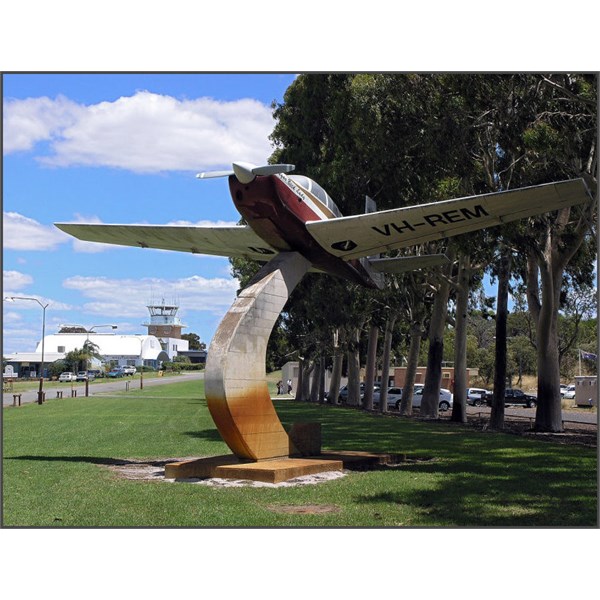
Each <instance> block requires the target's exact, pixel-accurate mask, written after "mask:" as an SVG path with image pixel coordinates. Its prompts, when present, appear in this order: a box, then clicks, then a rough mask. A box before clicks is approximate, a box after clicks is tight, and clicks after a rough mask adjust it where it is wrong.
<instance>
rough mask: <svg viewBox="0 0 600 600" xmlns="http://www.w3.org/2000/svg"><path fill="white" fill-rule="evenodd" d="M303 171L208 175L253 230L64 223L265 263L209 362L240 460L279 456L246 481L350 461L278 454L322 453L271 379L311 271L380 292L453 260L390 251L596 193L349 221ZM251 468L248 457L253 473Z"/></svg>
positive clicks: (214, 467)
mask: <svg viewBox="0 0 600 600" xmlns="http://www.w3.org/2000/svg"><path fill="white" fill-rule="evenodd" d="M293 169H294V166H293V165H267V166H262V167H255V166H253V165H249V164H247V163H234V164H233V170H232V171H219V172H212V173H201V174H200V175H199V177H200V178H201V179H203V178H208V177H219V176H227V177H229V189H230V191H231V197H232V199H233V202H234V204H235V206H236V208H237V210H238V211H239V212H240V214H241V215H242V217H243V218H244V219H245V221H246V223H247V225H244V226H236V227H195V226H192V227H190V226H178V225H103V224H96V223H90V224H82V223H57V224H56V225H57V227H59V228H60V229H62V230H63V231H65V232H67V233H69V234H71V235H73V236H75V237H77V238H79V239H81V240H86V241H91V242H102V243H105V244H118V245H125V246H141V247H143V248H161V249H164V250H177V251H180V252H193V253H198V254H215V255H219V256H230V257H235V256H239V257H247V258H251V259H255V260H258V261H261V262H264V263H266V264H265V265H264V266H263V267H262V268H261V269H260V271H259V272H258V273H257V275H256V276H255V277H254V279H253V280H252V281H251V282H250V283H249V284H248V285H247V286H246V288H245V289H244V290H242V291H241V292H240V294H239V296H238V297H237V298H236V300H235V301H234V303H233V306H232V307H231V308H230V310H229V311H228V312H227V314H226V315H225V316H224V317H223V320H222V321H221V324H220V325H219V327H218V328H217V331H216V332H215V334H214V336H213V339H212V341H211V344H210V348H209V350H208V357H207V361H206V370H205V378H204V382H205V395H206V401H207V406H208V409H209V411H210V413H211V415H212V418H213V420H214V422H215V425H216V427H217V429H218V431H219V432H220V434H221V437H222V438H223V440H224V441H225V443H226V444H227V445H228V446H229V448H230V449H231V451H232V452H233V454H234V462H235V461H241V462H245V461H255V462H258V461H266V460H267V459H269V463H268V464H267V465H266V466H265V464H264V463H263V465H260V466H257V467H256V470H255V471H253V472H254V475H253V476H250V475H249V472H248V471H247V470H244V472H243V474H242V473H241V472H237V471H234V472H233V473H232V474H230V476H232V477H237V478H239V477H242V478H244V479H247V478H254V477H255V478H257V479H259V480H261V481H266V479H262V478H263V477H265V469H266V468H267V467H268V468H269V469H271V470H273V474H272V477H273V478H274V479H273V481H282V480H284V479H285V478H290V477H296V476H299V475H301V474H309V473H316V472H320V471H324V470H337V469H340V468H341V465H342V462H341V461H333V462H332V461H328V460H323V459H322V457H320V458H318V460H316V461H314V460H312V459H311V460H304V461H303V462H301V465H300V466H299V465H298V463H292V464H290V463H289V462H286V461H284V462H281V461H271V460H270V459H283V458H285V459H286V460H287V459H290V460H292V457H294V456H298V455H304V456H309V455H311V454H314V453H315V448H313V446H312V444H308V447H302V444H304V443H305V442H306V440H304V438H302V436H300V438H298V437H297V436H296V435H295V434H294V433H293V432H292V431H290V433H289V434H288V432H287V431H286V430H285V428H284V427H283V424H282V423H281V421H280V420H279V417H278V416H277V412H276V410H275V408H274V405H273V402H272V400H271V397H270V393H269V389H268V385H267V382H266V380H265V366H266V363H265V357H266V349H267V342H268V339H269V336H270V333H271V331H272V328H273V327H274V325H275V323H276V321H277V318H278V316H279V314H280V311H281V310H283V308H284V306H285V303H286V301H287V299H288V298H289V295H290V294H291V292H292V290H293V289H294V287H295V285H297V283H298V282H299V281H300V280H301V279H302V277H303V276H304V274H305V273H306V272H307V271H309V270H315V271H321V272H325V273H330V274H332V275H337V276H339V277H342V278H345V279H347V280H350V281H353V282H357V283H360V284H362V285H365V286H367V287H371V288H377V287H381V286H382V285H383V277H384V273H386V272H388V273H389V272H396V273H398V272H402V271H407V270H413V269H419V268H423V267H428V266H433V265H438V264H442V263H443V262H448V259H447V258H446V257H445V256H444V255H430V256H410V257H398V258H380V257H379V256H378V255H379V254H380V253H383V252H387V251H389V250H395V249H398V248H404V247H408V246H414V245H417V244H421V243H423V242H427V241H430V240H437V239H441V238H448V237H451V236H455V235H459V234H462V233H467V232H470V231H475V230H477V229H483V228H485V227H493V226H494V225H499V224H501V223H506V222H508V221H513V220H516V219H521V218H524V217H530V216H532V215H537V214H540V213H545V212H550V211H554V210H558V209H560V208H563V207H567V206H572V205H575V204H580V203H583V202H586V201H587V200H588V194H587V190H586V187H585V184H584V183H583V181H582V180H573V181H564V182H559V183H550V184H546V185H539V186H534V187H529V188H523V189H518V190H513V191H507V192H500V193H494V194H484V195H480V196H473V197H470V198H459V199H456V200H448V201H444V202H435V203H431V204H421V205H418V206H411V207H408V208H397V209H393V210H385V211H381V212H375V206H374V202H373V201H371V200H370V199H367V207H366V208H367V211H366V213H365V214H362V215H355V216H350V217H343V216H342V214H341V213H340V211H339V209H338V207H337V206H336V205H335V203H334V202H333V200H332V199H331V198H330V197H329V195H328V194H327V192H325V190H323V188H322V187H321V186H320V185H319V184H317V183H316V182H315V181H312V180H311V179H309V178H308V177H304V176H300V175H289V174H288V173H290V172H291V171H293ZM292 429H293V428H292ZM301 442H302V444H301ZM319 453H320V449H318V450H317V451H316V454H319ZM221 458H222V459H223V461H221V459H220V458H219V460H216V459H215V460H213V458H210V459H208V460H206V459H199V460H197V461H191V463H181V466H175V465H171V466H170V467H168V469H171V471H170V472H169V473H170V474H169V477H178V476H185V477H190V476H196V477H206V476H217V477H223V476H226V475H225V474H224V472H223V469H225V470H226V469H229V468H232V466H231V464H232V460H231V457H230V456H226V457H221ZM315 462H316V463H318V464H315ZM338 463H339V464H338ZM238 467H239V465H236V466H235V467H234V469H235V468H238ZM247 467H248V464H246V463H245V465H244V466H243V468H244V469H247ZM180 468H181V469H182V470H181V471H180V470H179V469H180ZM239 468H242V467H239ZM253 468H254V467H253ZM315 469H317V470H315ZM182 472H183V473H185V474H184V475H181V473H182ZM191 473H194V475H191Z"/></svg>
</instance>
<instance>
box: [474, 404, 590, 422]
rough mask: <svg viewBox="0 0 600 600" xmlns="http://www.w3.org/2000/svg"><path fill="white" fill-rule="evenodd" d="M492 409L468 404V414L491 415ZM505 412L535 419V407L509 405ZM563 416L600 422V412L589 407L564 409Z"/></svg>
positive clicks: (579, 420)
mask: <svg viewBox="0 0 600 600" xmlns="http://www.w3.org/2000/svg"><path fill="white" fill-rule="evenodd" d="M491 411H492V409H491V408H490V407H489V406H467V414H468V415H475V414H478V413H481V415H482V416H485V415H488V416H489V414H490V412H491ZM504 414H505V415H510V416H516V417H529V418H531V419H535V408H524V407H516V406H515V407H512V406H507V407H506V408H505V409H504ZM562 418H563V421H574V422H576V423H588V424H591V425H597V424H598V413H597V412H591V411H590V412H587V409H586V411H585V412H582V411H569V410H563V413H562Z"/></svg>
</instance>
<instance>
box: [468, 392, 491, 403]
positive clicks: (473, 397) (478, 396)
mask: <svg viewBox="0 0 600 600" xmlns="http://www.w3.org/2000/svg"><path fill="white" fill-rule="evenodd" d="M488 393H491V392H488V391H487V390H484V389H483V388H468V389H467V404H472V405H473V406H481V405H482V404H484V403H485V399H486V396H487V394H488Z"/></svg>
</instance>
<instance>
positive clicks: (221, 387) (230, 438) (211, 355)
mask: <svg viewBox="0 0 600 600" xmlns="http://www.w3.org/2000/svg"><path fill="white" fill-rule="evenodd" d="M309 268H310V263H309V262H308V261H307V260H306V259H304V258H303V257H302V256H301V255H300V254H298V253H296V252H282V253H280V254H279V255H278V256H277V257H275V258H274V259H273V260H271V261H270V262H269V263H267V264H266V265H265V266H264V267H263V268H262V269H261V270H260V271H259V272H258V274H257V275H256V277H255V278H254V279H253V280H252V282H251V283H250V285H248V287H246V288H245V289H244V290H242V291H241V292H240V295H239V296H238V298H237V299H236V300H235V302H234V303H233V306H232V307H231V308H230V309H229V311H228V312H227V314H226V315H225V317H224V318H223V320H222V321H221V324H220V325H219V328H218V329H217V331H216V333H215V335H214V337H213V340H212V342H211V344H210V347H209V350H208V357H207V361H206V373H205V379H204V381H205V392H206V400H207V402H208V408H209V410H210V413H211V415H212V418H213V420H214V422H215V424H216V426H217V429H218V430H219V433H220V434H221V437H222V438H223V440H224V441H225V443H226V444H227V445H228V446H229V448H230V449H231V451H232V452H233V453H234V454H235V455H236V456H237V457H238V458H241V459H250V460H260V459H265V458H277V457H283V456H289V455H290V454H294V453H295V448H293V445H292V444H291V442H290V440H289V437H288V434H287V433H286V431H285V430H284V428H283V426H282V424H281V422H280V420H279V417H278V416H277V413H276V412H275V408H274V406H273V402H272V401H271V396H270V394H269V390H268V388H267V383H266V380H265V374H266V352H267V342H268V341H269V336H270V335H271V330H272V329H273V326H274V325H275V322H276V321H277V318H278V317H279V314H280V313H281V311H282V310H283V307H284V306H285V303H286V302H287V299H288V298H289V296H290V294H291V293H292V290H293V289H294V288H295V287H296V285H297V284H298V282H299V281H300V280H301V279H302V277H303V276H304V274H305V273H306V272H307V271H308V269H309Z"/></svg>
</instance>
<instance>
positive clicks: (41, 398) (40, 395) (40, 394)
mask: <svg viewBox="0 0 600 600" xmlns="http://www.w3.org/2000/svg"><path fill="white" fill-rule="evenodd" d="M5 300H8V301H9V302H14V301H15V300H32V301H33V302H37V303H38V304H39V305H40V306H41V307H42V366H41V368H40V389H39V391H38V404H42V403H43V402H44V342H45V337H46V309H47V308H48V306H50V303H48V304H42V303H41V302H40V301H39V300H38V299H37V298H31V297H29V296H8V297H7V298H5Z"/></svg>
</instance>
